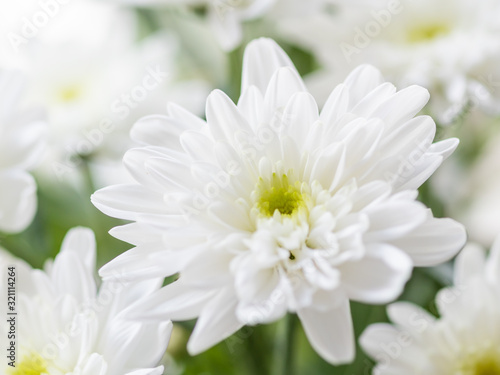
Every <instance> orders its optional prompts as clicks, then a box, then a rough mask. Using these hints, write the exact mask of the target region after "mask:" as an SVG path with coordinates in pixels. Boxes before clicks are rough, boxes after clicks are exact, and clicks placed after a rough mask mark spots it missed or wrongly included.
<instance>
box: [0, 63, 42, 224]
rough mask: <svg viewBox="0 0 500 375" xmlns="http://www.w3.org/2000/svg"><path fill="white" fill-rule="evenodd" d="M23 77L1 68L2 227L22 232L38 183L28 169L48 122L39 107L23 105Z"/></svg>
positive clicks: (33, 209)
mask: <svg viewBox="0 0 500 375" xmlns="http://www.w3.org/2000/svg"><path fill="white" fill-rule="evenodd" d="M23 91H24V82H23V79H22V78H21V77H20V76H19V75H18V74H17V73H11V72H5V71H0V98H1V102H0V186H1V187H2V194H1V196H0V231H5V232H19V231H21V230H23V229H25V228H26V227H27V226H28V225H29V224H30V223H31V221H32V220H33V217H34V216H35V212H36V207H37V198H36V183H35V180H34V179H33V177H32V176H31V175H30V174H29V173H28V172H27V170H30V169H32V168H33V167H34V166H36V164H37V162H38V160H39V159H40V156H41V155H42V153H43V150H44V146H45V142H44V134H45V131H46V124H45V123H44V121H43V118H44V115H43V113H41V112H40V111H38V110H31V109H30V110H26V109H22V108H20V106H19V105H18V104H19V101H20V96H21V94H22V93H23Z"/></svg>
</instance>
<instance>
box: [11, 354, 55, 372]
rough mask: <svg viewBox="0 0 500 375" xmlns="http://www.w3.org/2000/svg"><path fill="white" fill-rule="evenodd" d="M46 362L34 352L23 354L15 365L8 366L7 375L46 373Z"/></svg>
mask: <svg viewBox="0 0 500 375" xmlns="http://www.w3.org/2000/svg"><path fill="white" fill-rule="evenodd" d="M48 373H49V372H48V369H47V363H46V362H45V360H44V359H43V358H42V356H40V355H39V354H36V353H31V354H30V355H27V356H24V357H23V359H22V360H21V361H20V362H19V363H17V364H16V367H9V368H8V370H7V374H8V375H42V374H48Z"/></svg>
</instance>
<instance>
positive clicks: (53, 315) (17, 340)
mask: <svg viewBox="0 0 500 375" xmlns="http://www.w3.org/2000/svg"><path fill="white" fill-rule="evenodd" d="M0 266H1V267H2V271H1V276H2V282H3V280H11V281H12V280H15V281H14V283H15V285H11V290H13V289H15V290H16V291H15V293H16V304H15V305H9V306H11V307H13V309H14V310H9V312H10V313H12V311H15V313H17V315H15V316H14V315H8V316H9V318H10V317H13V316H14V319H17V322H15V323H17V325H16V327H17V329H16V330H15V331H14V336H10V335H9V337H10V338H11V339H12V340H13V342H14V346H15V347H16V350H15V351H14V354H13V356H12V357H11V358H9V359H8V360H7V361H6V357H5V356H2V361H1V362H0V369H1V371H2V374H6V375H27V374H29V375H66V374H72V375H96V374H100V375H125V374H126V375H161V374H162V373H163V367H158V368H151V367H154V366H156V365H157V363H158V362H159V360H160V359H161V357H162V355H163V354H164V352H165V350H166V347H167V343H168V340H169V337H170V331H171V328H172V324H171V323H170V322H161V323H154V322H153V323H144V322H142V321H129V320H127V319H126V318H125V317H124V315H123V310H124V309H126V308H128V307H130V306H131V305H133V304H134V303H136V302H137V301H138V300H140V298H141V297H143V296H145V295H147V294H149V293H151V292H153V291H154V290H157V289H158V288H159V286H160V284H161V280H158V279H156V280H150V281H146V282H139V283H135V284H130V283H124V282H121V281H118V280H117V279H114V280H108V281H105V282H103V283H102V285H101V286H100V288H98V287H97V285H96V282H95V280H94V272H95V239H94V234H93V233H92V231H91V230H89V229H85V228H75V229H72V230H71V231H70V232H69V233H68V234H67V236H66V237H65V239H64V242H63V245H62V249H61V252H60V253H59V255H58V256H57V257H56V258H55V260H54V262H49V263H47V265H46V267H45V271H42V270H36V269H31V267H29V266H28V265H27V264H26V263H24V262H22V261H20V260H17V259H13V258H12V257H10V256H9V255H8V254H7V253H6V252H1V253H0ZM8 277H11V279H8ZM4 286H5V284H2V292H1V293H2V294H4V293H6V292H7V288H3V287H4ZM9 293H11V291H9ZM9 295H10V294H9ZM4 297H5V298H4V300H5V301H7V297H6V296H4ZM9 327H10V325H9ZM9 327H7V326H6V325H4V324H2V326H1V328H0V332H1V333H2V337H7V332H6V331H4V330H5V329H8V328H9ZM9 333H12V331H9ZM11 345H12V344H11ZM6 362H7V363H6Z"/></svg>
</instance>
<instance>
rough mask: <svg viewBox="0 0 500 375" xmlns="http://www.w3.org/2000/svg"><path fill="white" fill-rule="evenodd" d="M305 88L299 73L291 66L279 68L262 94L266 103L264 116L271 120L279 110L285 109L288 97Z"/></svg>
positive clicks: (303, 90)
mask: <svg viewBox="0 0 500 375" xmlns="http://www.w3.org/2000/svg"><path fill="white" fill-rule="evenodd" d="M299 92H307V89H306V87H305V85H304V82H303V81H302V78H300V76H299V74H298V73H297V72H296V71H295V70H294V69H292V68H280V69H279V70H277V71H276V73H275V74H274V75H273V76H272V78H271V82H270V83H269V86H268V88H267V91H266V94H265V96H264V102H265V103H266V105H267V108H266V113H265V117H266V119H267V121H269V122H271V121H272V119H273V118H275V116H276V115H277V114H279V112H281V111H283V110H284V109H285V106H286V105H287V103H288V101H289V100H290V98H291V97H292V96H293V95H294V94H296V93H299Z"/></svg>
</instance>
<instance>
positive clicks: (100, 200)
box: [90, 185, 175, 220]
mask: <svg viewBox="0 0 500 375" xmlns="http://www.w3.org/2000/svg"><path fill="white" fill-rule="evenodd" d="M90 199H91V201H92V203H93V204H94V206H96V207H97V208H98V209H99V210H101V211H102V212H104V213H105V214H106V215H109V216H112V217H116V218H119V219H125V220H137V218H138V215H139V214H142V213H150V214H164V215H166V214H169V213H175V211H174V212H172V210H171V209H169V208H168V207H167V205H166V204H164V203H163V196H162V195H160V194H158V193H156V192H153V191H151V190H148V189H146V188H144V187H143V186H141V185H114V186H108V187H106V188H104V189H101V190H98V191H96V192H95V193H94V194H93V195H92V196H91V197H90Z"/></svg>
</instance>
